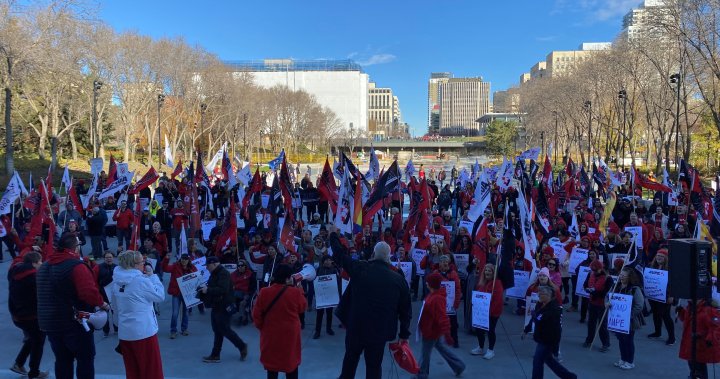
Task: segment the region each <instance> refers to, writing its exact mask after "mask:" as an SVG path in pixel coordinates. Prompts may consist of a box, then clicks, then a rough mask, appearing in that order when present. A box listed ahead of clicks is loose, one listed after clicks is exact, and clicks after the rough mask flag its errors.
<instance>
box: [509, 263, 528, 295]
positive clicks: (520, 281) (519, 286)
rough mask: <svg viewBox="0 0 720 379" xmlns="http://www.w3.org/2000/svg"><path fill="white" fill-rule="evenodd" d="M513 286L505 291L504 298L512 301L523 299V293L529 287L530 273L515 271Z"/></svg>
mask: <svg viewBox="0 0 720 379" xmlns="http://www.w3.org/2000/svg"><path fill="white" fill-rule="evenodd" d="M513 273H514V275H515V286H514V287H512V288H508V289H506V290H505V296H507V297H512V298H514V299H524V298H525V292H526V291H527V289H528V286H529V285H530V272H529V271H521V270H515V271H513Z"/></svg>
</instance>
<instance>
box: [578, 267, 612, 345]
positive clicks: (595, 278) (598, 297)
mask: <svg viewBox="0 0 720 379" xmlns="http://www.w3.org/2000/svg"><path fill="white" fill-rule="evenodd" d="M590 271H591V272H590V274H589V275H588V277H587V279H585V283H583V288H585V291H586V292H587V293H588V294H590V304H589V305H588V324H587V336H586V337H585V343H584V344H583V347H586V348H587V347H590V345H591V344H592V342H593V339H594V338H595V330H596V329H597V328H598V327H599V328H600V331H599V333H598V334H599V335H600V341H601V342H602V347H601V348H600V352H602V353H605V352H607V351H608V350H610V334H609V333H608V329H607V317H603V313H605V296H606V295H607V294H608V292H610V289H611V288H612V287H613V280H612V278H611V277H610V275H608V274H607V273H606V272H605V269H604V266H603V263H602V262H601V261H599V260H594V261H593V262H592V263H590Z"/></svg>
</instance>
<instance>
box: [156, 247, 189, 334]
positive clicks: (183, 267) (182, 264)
mask: <svg viewBox="0 0 720 379" xmlns="http://www.w3.org/2000/svg"><path fill="white" fill-rule="evenodd" d="M169 262H170V254H168V255H166V256H165V259H163V260H162V270H163V271H164V272H169V273H170V285H169V286H168V290H167V293H168V295H170V296H172V316H170V339H175V337H177V320H178V314H179V313H180V309H182V324H180V334H182V335H183V336H187V335H188V331H187V329H188V324H189V318H188V310H187V307H186V306H185V301H184V300H183V297H182V294H181V293H180V287H179V286H178V283H177V278H179V277H181V276H184V275H187V274H189V273H191V272H196V271H197V268H196V267H195V265H194V264H192V262H191V261H190V256H189V255H187V254H183V255H181V256H180V261H179V262H175V263H173V264H169Z"/></svg>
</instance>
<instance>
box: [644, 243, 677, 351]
mask: <svg viewBox="0 0 720 379" xmlns="http://www.w3.org/2000/svg"><path fill="white" fill-rule="evenodd" d="M650 268H651V269H654V270H662V271H665V275H667V271H668V251H667V249H660V250H658V251H657V254H655V258H653V261H652V262H651V263H650ZM668 287H669V286H666V289H665V298H666V300H665V302H662V301H657V300H652V299H648V300H649V301H650V310H651V311H652V315H653V326H654V327H655V331H654V332H653V333H651V334H650V335H648V338H660V337H661V336H662V325H661V323H664V324H665V330H667V333H668V339H667V341H665V344H666V345H668V346H672V345H674V344H675V325H674V324H673V320H672V317H671V316H670V308H672V304H673V300H674V299H673V298H672V297H671V296H670V291H669V288H668Z"/></svg>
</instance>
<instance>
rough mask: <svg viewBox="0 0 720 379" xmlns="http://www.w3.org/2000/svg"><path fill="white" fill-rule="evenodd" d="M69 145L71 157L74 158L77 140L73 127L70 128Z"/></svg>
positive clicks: (75, 156)
mask: <svg viewBox="0 0 720 379" xmlns="http://www.w3.org/2000/svg"><path fill="white" fill-rule="evenodd" d="M69 137H70V147H71V148H72V159H73V160H76V159H78V157H77V153H78V152H77V141H76V140H75V128H72V129H70V134H69Z"/></svg>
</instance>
